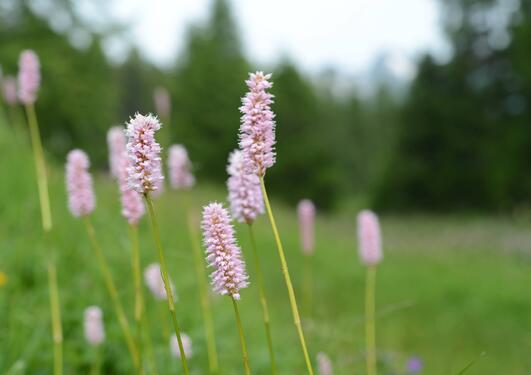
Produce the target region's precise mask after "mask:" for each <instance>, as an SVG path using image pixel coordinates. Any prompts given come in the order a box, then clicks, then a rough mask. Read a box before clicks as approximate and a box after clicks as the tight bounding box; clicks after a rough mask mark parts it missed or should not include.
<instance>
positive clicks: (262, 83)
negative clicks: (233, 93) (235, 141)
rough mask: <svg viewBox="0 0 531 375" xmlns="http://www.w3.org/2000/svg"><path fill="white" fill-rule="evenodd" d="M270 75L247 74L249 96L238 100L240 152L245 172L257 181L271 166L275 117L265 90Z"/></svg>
mask: <svg viewBox="0 0 531 375" xmlns="http://www.w3.org/2000/svg"><path fill="white" fill-rule="evenodd" d="M270 78H271V74H265V75H264V73H262V72H256V73H250V74H249V79H248V80H247V81H245V83H246V84H247V87H248V88H249V92H248V93H247V94H246V95H245V97H243V98H242V106H241V107H240V112H241V113H242V117H241V125H240V149H241V150H242V152H243V157H244V163H245V168H246V170H247V171H248V172H249V173H254V174H256V175H258V176H260V177H262V176H264V174H265V172H266V169H267V168H269V167H272V166H273V164H275V149H274V146H275V120H274V118H275V114H274V113H273V111H271V107H270V105H271V104H272V103H273V95H271V94H270V93H268V92H267V91H266V90H267V89H269V88H271V86H272V85H273V84H272V83H271V82H269V81H268V80H269V79H270Z"/></svg>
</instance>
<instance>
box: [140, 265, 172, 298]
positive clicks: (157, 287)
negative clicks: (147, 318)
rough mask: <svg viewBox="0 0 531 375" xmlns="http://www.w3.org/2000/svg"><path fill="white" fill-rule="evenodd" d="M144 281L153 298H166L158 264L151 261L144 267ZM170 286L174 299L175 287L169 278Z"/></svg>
mask: <svg viewBox="0 0 531 375" xmlns="http://www.w3.org/2000/svg"><path fill="white" fill-rule="evenodd" d="M144 281H145V282H146V285H147V287H148V288H149V290H150V291H151V293H152V294H153V296H154V297H155V299H158V300H159V301H162V300H165V299H167V294H166V288H165V287H164V280H163V279H162V273H161V272H160V264H158V263H151V264H150V265H149V266H147V267H146V269H145V270H144ZM170 288H171V290H172V294H173V296H174V297H175V298H174V299H175V300H176V299H177V295H176V294H175V288H174V286H173V283H172V282H171V280H170Z"/></svg>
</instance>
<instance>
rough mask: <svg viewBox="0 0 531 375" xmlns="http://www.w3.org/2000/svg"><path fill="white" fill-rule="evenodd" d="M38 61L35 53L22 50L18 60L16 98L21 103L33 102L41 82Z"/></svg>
mask: <svg viewBox="0 0 531 375" xmlns="http://www.w3.org/2000/svg"><path fill="white" fill-rule="evenodd" d="M40 69H41V68H40V63H39V58H38V57H37V54H36V53H35V52H33V51H32V50H24V51H22V53H21V54H20V58H19V60H18V98H19V99H20V102H21V103H22V104H33V103H35V101H36V100H37V91H38V90H39V86H40V83H41V71H40Z"/></svg>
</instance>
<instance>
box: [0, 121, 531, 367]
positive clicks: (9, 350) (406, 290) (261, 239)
mask: <svg viewBox="0 0 531 375" xmlns="http://www.w3.org/2000/svg"><path fill="white" fill-rule="evenodd" d="M41 126H42V127H45V124H41ZM94 142H100V143H101V147H106V143H105V140H104V139H101V140H94ZM192 158H193V155H192ZM0 161H1V162H0V165H1V169H0V170H1V171H2V183H1V184H0V248H1V249H0V271H1V272H3V273H5V275H6V276H7V282H6V283H5V285H3V286H2V287H1V288H0V373H2V374H51V373H52V363H53V357H52V353H53V349H52V342H51V330H50V314H49V307H48V306H49V305H48V289H47V279H46V272H45V265H46V259H47V257H49V256H50V255H49V254H50V253H49V250H48V249H46V248H45V247H43V245H42V243H43V241H42V233H41V232H42V231H41V227H40V213H39V202H38V196H37V193H36V185H35V180H34V170H33V159H32V154H31V152H30V148H29V141H28V140H27V135H26V134H24V133H15V132H13V130H11V129H10V127H9V126H8V125H6V124H5V123H1V124H0ZM278 163H282V155H279V159H278ZM50 164H51V166H50V168H49V169H50V170H49V174H50V184H51V200H52V211H53V219H54V231H53V235H52V237H53V239H52V242H53V246H55V248H56V254H57V259H56V262H57V267H58V280H59V287H60V299H61V313H62V320H63V330H64V332H63V333H64V366H65V367H64V368H65V374H83V373H88V371H89V369H90V364H91V362H92V360H93V358H94V356H95V355H96V353H95V352H94V351H93V350H92V349H91V348H90V347H88V346H87V344H86V343H85V340H84V336H83V311H84V309H85V308H86V307H87V306H89V305H93V304H96V305H99V306H101V307H102V309H103V311H104V321H105V324H106V334H107V339H106V341H105V343H104V344H103V345H102V347H101V353H100V355H101V356H102V361H103V371H102V372H103V373H105V374H131V373H133V370H132V365H131V361H130V357H129V355H128V353H127V350H126V347H125V344H124V342H123V339H122V335H121V331H120V329H119V326H118V324H117V321H116V319H115V316H114V311H113V309H112V305H111V303H110V300H109V298H108V296H107V293H106V290H105V288H104V286H103V282H102V278H101V277H100V272H99V269H98V267H97V264H96V262H95V259H94V257H93V256H92V251H91V249H90V247H89V242H88V238H87V236H86V233H85V231H84V227H83V223H82V222H81V221H80V220H76V219H74V218H73V217H72V216H71V215H70V213H69V212H68V209H67V205H66V193H65V186H64V179H63V177H64V173H63V166H62V164H61V163H57V162H53V163H50ZM94 177H95V189H96V194H97V208H96V210H95V212H94V214H93V215H92V220H93V223H94V226H95V228H96V231H97V235H98V238H99V240H100V242H101V244H102V246H103V248H104V251H105V253H106V255H107V257H108V260H109V263H110V264H111V267H112V273H113V276H114V278H115V280H116V282H117V285H118V288H119V292H120V297H121V299H122V301H123V303H124V305H125V307H126V309H127V313H128V316H129V319H130V322H131V324H132V315H133V279H132V271H131V256H130V248H129V239H128V231H127V224H126V222H125V220H124V219H122V217H121V215H120V206H119V200H118V191H117V187H116V186H115V183H114V182H113V181H111V179H110V178H109V176H108V175H107V174H105V173H103V172H101V171H97V172H95V176H94ZM185 197H186V196H185V195H184V194H183V193H180V192H174V191H170V190H169V189H167V190H166V192H165V193H164V194H163V195H162V196H161V197H160V198H158V200H157V201H156V206H157V209H158V213H159V220H160V225H161V231H162V236H163V238H162V240H163V244H164V247H165V250H166V254H167V258H168V260H169V265H170V273H171V278H172V279H173V281H174V283H175V285H176V289H177V294H178V303H177V314H178V319H179V321H180V324H181V327H182V330H183V331H184V332H186V333H187V334H189V335H190V336H191V338H192V340H193V350H194V356H193V358H192V359H191V361H190V367H191V372H192V373H193V374H206V373H207V369H208V368H207V363H208V361H207V352H206V347H205V340H204V336H203V330H202V319H201V310H200V304H199V295H198V291H197V286H196V278H195V277H196V276H195V273H194V263H193V254H192V250H191V248H190V241H189V238H188V234H187V231H186V223H185V218H184V212H183V204H182V203H183V199H185ZM225 197H226V193H225V190H224V187H222V186H209V185H204V184H202V182H201V181H199V183H198V186H197V188H195V189H194V190H193V192H192V193H191V194H190V196H189V199H190V201H191V205H193V207H195V208H197V210H199V209H200V208H201V206H202V205H204V204H206V203H207V202H209V201H212V200H219V201H225ZM273 204H274V207H273V209H274V210H275V213H276V215H277V220H278V222H279V227H280V230H281V236H282V239H283V240H284V245H285V249H286V251H287V257H288V263H289V266H290V270H291V272H292V277H293V279H294V283H295V287H296V292H297V295H298V299H299V302H300V304H301V307H302V311H303V320H304V327H305V331H306V335H307V340H308V344H309V349H310V351H311V354H312V357H313V359H314V360H315V355H316V353H317V352H319V351H323V352H325V353H327V354H328V355H329V357H330V358H331V360H332V362H333V365H334V369H335V373H336V374H364V373H365V359H364V316H363V301H364V276H365V272H364V271H365V270H364V268H363V267H362V266H361V264H360V262H359V260H358V255H357V243H356V222H355V215H356V212H355V211H352V212H345V211H346V210H343V211H342V212H341V213H339V214H337V215H335V216H324V215H322V216H319V217H318V220H317V225H316V229H317V233H316V241H317V246H316V252H315V254H314V257H313V259H312V264H311V267H312V269H311V274H312V279H313V293H312V295H311V296H308V293H306V292H305V291H306V289H305V288H304V287H303V283H302V281H303V280H305V277H306V276H307V275H306V276H305V272H307V269H305V267H306V266H307V263H306V260H305V258H304V256H303V255H302V254H301V251H300V250H299V244H298V242H299V241H298V227H297V221H296V215H295V211H294V210H293V209H292V208H290V207H287V206H285V205H282V204H281V203H278V202H275V201H273ZM381 220H382V231H383V236H384V237H383V238H384V252H385V256H384V261H383V262H382V264H381V266H379V268H378V273H377V290H376V304H377V327H376V329H377V347H378V357H379V369H380V374H382V375H385V374H389V375H391V374H406V372H405V362H406V360H407V358H409V357H410V356H417V357H420V358H421V359H422V361H423V363H424V371H423V372H422V373H424V374H430V375H438V374H441V375H447V374H456V375H457V374H458V373H459V371H460V370H461V369H463V368H464V367H465V366H467V365H468V364H469V363H471V362H473V361H475V363H474V365H473V366H472V367H471V368H470V370H469V371H468V372H467V374H478V375H489V374H492V375H500V374H511V375H518V374H521V375H524V374H530V373H531V355H530V353H531V292H530V287H531V256H530V254H531V220H530V219H529V217H525V216H516V217H510V218H509V217H479V216H477V217H476V216H469V217H460V216H455V217H450V216H444V217H432V216H406V217H398V216H383V217H382V218H381ZM255 226H256V234H257V241H258V250H259V252H260V256H261V260H262V263H263V268H264V273H265V278H266V284H267V285H266V286H267V293H268V297H269V302H270V309H271V324H272V329H273V340H274V347H275V353H276V356H277V360H278V364H279V365H278V367H279V373H280V374H303V373H304V372H305V367H304V362H303V360H302V355H301V352H300V350H299V345H298V341H297V337H296V332H295V328H294V326H293V324H292V320H291V313H290V309H289V303H288V298H287V293H286V289H285V287H284V281H283V278H282V275H281V272H280V267H279V262H278V255H277V251H276V248H275V244H274V241H273V236H272V233H271V229H270V226H269V223H268V221H267V219H266V217H265V216H262V217H261V218H259V219H258V220H257V222H256V225H255ZM236 228H237V232H238V239H239V242H240V244H241V246H242V249H243V252H244V256H245V257H246V259H247V260H248V270H249V273H250V277H251V283H252V285H251V286H250V287H249V288H248V289H246V290H243V291H242V300H241V313H242V319H243V325H244V330H245V333H246V336H247V340H248V345H249V353H250V365H251V368H252V370H253V374H268V373H270V372H269V366H268V354H267V346H266V341H265V336H264V331H263V325H262V319H261V317H262V315H261V309H260V304H259V300H258V294H257V289H256V286H255V284H253V275H254V268H253V263H252V258H250V256H251V254H250V251H249V250H250V249H249V238H248V233H247V228H245V227H244V226H239V225H237V226H236ZM141 252H142V265H143V267H145V266H146V265H147V264H149V263H151V262H155V261H157V256H156V253H155V248H154V244H153V241H152V238H151V236H150V232H149V226H148V222H147V218H146V217H145V218H144V219H143V220H142V223H141ZM143 291H144V297H145V301H146V304H147V315H148V318H149V319H148V324H149V326H150V327H149V328H150V331H151V336H152V340H153V343H154V351H155V357H156V363H157V368H158V372H159V373H160V374H170V373H180V372H181V368H180V362H179V360H178V359H176V358H173V357H172V356H171V355H170V351H169V345H168V339H167V337H166V334H167V332H168V331H169V328H170V321H169V319H168V314H167V310H166V306H165V304H164V303H161V302H157V301H155V299H154V298H153V297H152V296H151V294H150V293H149V291H148V289H147V288H144V290H143ZM212 306H213V313H214V320H215V328H216V339H217V348H218V353H219V359H220V366H221V373H222V374H241V373H242V371H243V370H242V365H241V354H240V346H239V341H238V336H237V331H236V326H235V322H234V316H233V312H232V306H231V302H230V299H229V298H223V297H219V296H215V295H212Z"/></svg>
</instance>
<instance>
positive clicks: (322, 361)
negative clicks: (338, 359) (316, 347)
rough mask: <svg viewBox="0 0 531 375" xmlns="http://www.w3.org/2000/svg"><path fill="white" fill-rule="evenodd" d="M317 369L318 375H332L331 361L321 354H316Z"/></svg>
mask: <svg viewBox="0 0 531 375" xmlns="http://www.w3.org/2000/svg"><path fill="white" fill-rule="evenodd" d="M317 367H318V368H319V375H332V374H333V373H334V370H333V368H332V361H330V358H328V356H327V355H326V354H325V353H323V352H319V353H317Z"/></svg>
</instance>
